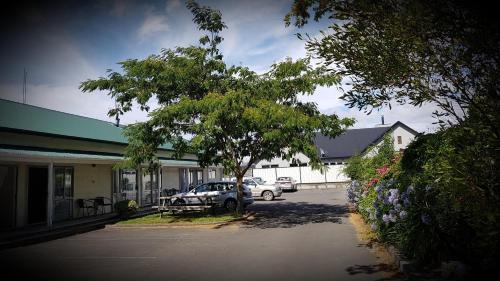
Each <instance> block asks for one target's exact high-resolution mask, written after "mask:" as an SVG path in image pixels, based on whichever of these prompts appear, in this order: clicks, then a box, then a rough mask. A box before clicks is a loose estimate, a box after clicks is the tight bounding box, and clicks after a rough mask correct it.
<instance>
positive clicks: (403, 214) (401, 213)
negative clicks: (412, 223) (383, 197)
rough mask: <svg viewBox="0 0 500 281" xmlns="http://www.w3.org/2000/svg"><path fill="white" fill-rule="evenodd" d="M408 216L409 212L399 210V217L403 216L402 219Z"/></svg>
mask: <svg viewBox="0 0 500 281" xmlns="http://www.w3.org/2000/svg"><path fill="white" fill-rule="evenodd" d="M407 216H408V213H406V211H401V212H399V218H401V219H402V220H404V219H406V217H407Z"/></svg>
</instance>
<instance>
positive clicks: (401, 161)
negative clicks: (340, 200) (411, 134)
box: [346, 134, 500, 266]
mask: <svg viewBox="0 0 500 281" xmlns="http://www.w3.org/2000/svg"><path fill="white" fill-rule="evenodd" d="M384 142H386V140H384ZM391 146H392V143H391ZM455 151H456V150H455V149H454V146H453V145H450V143H449V140H447V139H446V138H444V137H443V136H441V135H440V134H435V135H425V136H420V137H419V138H417V140H416V141H414V142H413V143H412V144H411V145H410V146H409V147H408V148H407V150H406V151H405V152H404V155H403V156H402V157H401V155H400V154H399V153H396V152H394V151H392V153H391V151H390V149H389V148H388V146H384V145H382V146H381V147H379V148H378V154H372V155H371V157H366V156H365V157H358V158H357V159H355V161H352V162H349V163H348V167H347V168H346V170H347V171H351V172H352V171H355V173H352V174H351V176H354V177H353V179H355V181H353V183H352V184H351V186H350V187H349V188H348V190H347V191H348V192H347V196H348V201H349V202H350V203H352V204H353V205H354V206H356V209H357V211H358V212H359V213H360V214H361V215H362V216H363V218H364V219H365V221H366V222H367V223H368V224H369V225H370V226H371V229H372V230H373V231H374V232H376V234H377V235H378V237H379V239H381V240H382V241H384V242H388V243H391V244H394V245H396V246H397V247H398V248H399V249H400V250H401V251H402V252H403V254H405V255H406V256H407V257H408V258H410V259H414V260H416V261H418V262H420V263H424V264H431V265H432V264H438V263H439V262H440V261H443V260H450V259H453V260H456V259H458V260H462V261H465V262H468V263H470V264H474V263H477V264H479V263H481V264H483V263H487V262H488V261H490V260H496V258H497V257H498V254H499V251H498V249H499V247H500V237H499V235H500V231H499V227H498V222H499V221H500V214H499V213H500V212H499V205H500V204H498V203H497V204H493V202H498V200H497V201H495V200H496V199H495V197H494V196H490V197H486V196H484V193H485V192H484V191H481V189H479V188H478V187H477V186H474V185H473V184H472V183H471V182H468V178H467V177H465V178H464V176H463V175H467V173H466V171H464V170H463V167H461V166H460V165H465V164H464V163H463V162H460V159H459V160H457V159H454V158H453V157H454V156H453V155H455ZM459 163H461V164H460V165H459ZM457 171H458V172H457ZM481 266H482V265H481Z"/></svg>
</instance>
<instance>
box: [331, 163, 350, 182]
mask: <svg viewBox="0 0 500 281" xmlns="http://www.w3.org/2000/svg"><path fill="white" fill-rule="evenodd" d="M345 166H346V165H330V166H328V171H327V172H326V182H345V181H349V180H350V179H349V177H347V176H346V175H345V174H344V173H343V172H342V170H343V169H344V167H345Z"/></svg>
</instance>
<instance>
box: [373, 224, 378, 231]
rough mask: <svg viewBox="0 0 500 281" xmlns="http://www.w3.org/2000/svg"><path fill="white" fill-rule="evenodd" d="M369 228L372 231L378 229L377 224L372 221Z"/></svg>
mask: <svg viewBox="0 0 500 281" xmlns="http://www.w3.org/2000/svg"><path fill="white" fill-rule="evenodd" d="M371 228H372V230H373V231H376V230H377V229H378V226H377V225H376V224H375V223H372V224H371Z"/></svg>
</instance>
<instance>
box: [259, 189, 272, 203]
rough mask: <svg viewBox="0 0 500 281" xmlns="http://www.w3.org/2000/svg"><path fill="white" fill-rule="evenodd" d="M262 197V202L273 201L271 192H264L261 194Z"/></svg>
mask: <svg viewBox="0 0 500 281" xmlns="http://www.w3.org/2000/svg"><path fill="white" fill-rule="evenodd" d="M262 197H264V200H266V201H272V200H274V194H273V193H272V192H271V191H269V190H268V191H264V192H263V193H262Z"/></svg>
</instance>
